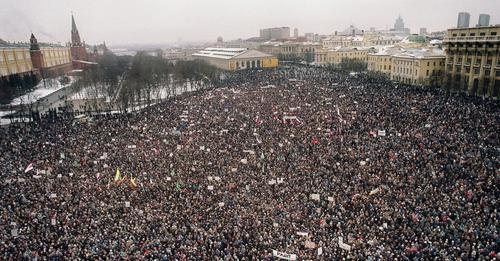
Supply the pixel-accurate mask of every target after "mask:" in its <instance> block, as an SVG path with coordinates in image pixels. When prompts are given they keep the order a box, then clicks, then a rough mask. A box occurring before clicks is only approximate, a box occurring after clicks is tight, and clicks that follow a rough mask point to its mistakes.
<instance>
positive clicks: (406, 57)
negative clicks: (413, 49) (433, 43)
mask: <svg viewBox="0 0 500 261" xmlns="http://www.w3.org/2000/svg"><path fill="white" fill-rule="evenodd" d="M444 62H445V56H444V55H435V54H430V53H429V54H425V53H423V54H422V55H413V54H399V55H394V56H392V59H391V65H392V66H391V67H392V72H391V80H393V81H398V82H402V83H406V84H414V85H417V84H418V85H426V86H435V87H438V86H441V85H442V79H443V73H444Z"/></svg>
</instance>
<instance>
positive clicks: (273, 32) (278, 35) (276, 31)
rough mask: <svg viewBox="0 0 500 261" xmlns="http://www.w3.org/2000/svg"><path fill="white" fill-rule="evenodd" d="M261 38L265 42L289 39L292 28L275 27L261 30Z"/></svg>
mask: <svg viewBox="0 0 500 261" xmlns="http://www.w3.org/2000/svg"><path fill="white" fill-rule="evenodd" d="M260 38H261V39H263V40H271V39H276V40H278V39H289V38H290V27H273V28H266V29H261V30H260Z"/></svg>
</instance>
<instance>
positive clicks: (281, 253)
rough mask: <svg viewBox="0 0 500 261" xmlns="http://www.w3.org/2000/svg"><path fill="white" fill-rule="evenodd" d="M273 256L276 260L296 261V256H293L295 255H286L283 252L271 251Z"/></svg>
mask: <svg viewBox="0 0 500 261" xmlns="http://www.w3.org/2000/svg"><path fill="white" fill-rule="evenodd" d="M273 256H275V257H277V258H281V259H285V260H297V255H295V254H287V253H285V252H279V251H276V250H273Z"/></svg>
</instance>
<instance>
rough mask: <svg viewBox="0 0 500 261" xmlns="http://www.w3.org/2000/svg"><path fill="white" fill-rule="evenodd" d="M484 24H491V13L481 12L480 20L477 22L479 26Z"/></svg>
mask: <svg viewBox="0 0 500 261" xmlns="http://www.w3.org/2000/svg"><path fill="white" fill-rule="evenodd" d="M482 26H490V15H489V14H480V15H479V21H478V23H477V27H482Z"/></svg>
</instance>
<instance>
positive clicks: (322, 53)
mask: <svg viewBox="0 0 500 261" xmlns="http://www.w3.org/2000/svg"><path fill="white" fill-rule="evenodd" d="M372 51H374V49H372V48H356V47H354V48H352V47H351V48H346V47H340V48H335V49H330V50H326V49H322V50H317V51H316V53H315V56H314V63H315V64H316V65H328V64H334V65H337V64H340V63H341V62H342V61H343V60H345V59H350V60H359V61H362V62H365V63H366V62H368V53H370V52H372Z"/></svg>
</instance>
